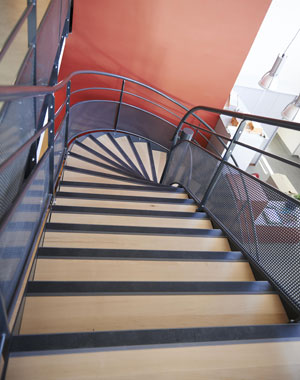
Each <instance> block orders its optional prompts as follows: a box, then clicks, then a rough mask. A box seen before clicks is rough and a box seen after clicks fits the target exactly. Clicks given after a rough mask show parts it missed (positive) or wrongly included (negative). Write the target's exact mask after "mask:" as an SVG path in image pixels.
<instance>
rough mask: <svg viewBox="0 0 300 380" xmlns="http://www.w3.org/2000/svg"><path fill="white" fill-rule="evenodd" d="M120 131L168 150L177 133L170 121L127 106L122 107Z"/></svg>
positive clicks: (119, 122)
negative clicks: (142, 138)
mask: <svg viewBox="0 0 300 380" xmlns="http://www.w3.org/2000/svg"><path fill="white" fill-rule="evenodd" d="M118 130H120V131H127V132H131V133H134V134H137V135H139V136H142V137H145V138H147V139H150V140H152V141H154V142H156V143H158V144H161V145H162V146H164V147H166V148H170V147H171V142H172V137H173V136H174V133H175V131H176V129H175V127H174V126H173V125H172V124H171V123H169V122H168V121H166V120H163V119H161V118H160V117H157V116H155V115H154V114H151V113H150V112H147V111H143V110H140V109H138V108H135V107H133V106H130V105H126V104H122V105H121V107H120V114H119V121H118ZM162 131H163V132H162Z"/></svg>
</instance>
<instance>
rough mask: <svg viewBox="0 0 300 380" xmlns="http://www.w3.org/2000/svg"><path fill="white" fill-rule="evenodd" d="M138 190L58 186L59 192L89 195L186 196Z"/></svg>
mask: <svg viewBox="0 0 300 380" xmlns="http://www.w3.org/2000/svg"><path fill="white" fill-rule="evenodd" d="M136 187H139V190H137V189H113V188H96V187H95V188H94V187H87V186H84V187H81V186H77V187H75V186H72V187H71V186H65V185H64V184H63V183H61V185H60V191H66V192H68V191H70V192H73V193H74V192H76V193H89V194H111V195H131V196H139V197H149V196H151V197H157V198H180V199H187V198H188V195H187V194H186V193H184V192H181V193H179V192H178V193H175V192H168V191H164V192H162V191H155V188H154V189H151V190H148V189H144V187H146V186H143V188H142V189H141V187H140V186H136Z"/></svg>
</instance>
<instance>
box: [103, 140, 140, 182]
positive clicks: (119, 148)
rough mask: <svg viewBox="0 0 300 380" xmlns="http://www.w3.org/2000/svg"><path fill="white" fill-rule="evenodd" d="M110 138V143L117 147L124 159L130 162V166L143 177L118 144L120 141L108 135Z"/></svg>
mask: <svg viewBox="0 0 300 380" xmlns="http://www.w3.org/2000/svg"><path fill="white" fill-rule="evenodd" d="M107 136H108V138H109V139H110V141H111V142H112V143H113V145H114V146H115V148H116V149H117V150H118V151H119V152H120V153H121V154H122V156H123V157H124V159H125V160H126V161H127V162H128V164H129V166H130V167H131V168H132V169H133V170H134V171H135V172H136V173H137V174H139V175H141V173H140V171H139V169H138V168H137V167H136V166H135V164H134V163H133V162H132V161H131V159H130V158H129V157H128V155H127V154H126V152H125V151H124V149H123V148H122V147H121V146H120V145H119V144H118V141H117V140H116V139H115V138H114V137H113V136H112V135H111V134H110V133H108V134H107Z"/></svg>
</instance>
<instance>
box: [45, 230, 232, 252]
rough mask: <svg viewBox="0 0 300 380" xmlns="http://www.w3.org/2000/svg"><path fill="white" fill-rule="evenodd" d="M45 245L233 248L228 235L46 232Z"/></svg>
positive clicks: (197, 248) (175, 248)
mask: <svg viewBox="0 0 300 380" xmlns="http://www.w3.org/2000/svg"><path fill="white" fill-rule="evenodd" d="M44 247H67V248H68V247H70V248H112V249H157V250H163V249H165V250H170V251H177V250H185V251H230V247H229V243H228V240H227V239H226V238H222V237H218V238H207V237H194V236H192V237H182V236H151V235H150V236H149V235H148V236H147V235H116V234H100V233H99V234H88V233H68V232H47V233H46V234H45V240H44Z"/></svg>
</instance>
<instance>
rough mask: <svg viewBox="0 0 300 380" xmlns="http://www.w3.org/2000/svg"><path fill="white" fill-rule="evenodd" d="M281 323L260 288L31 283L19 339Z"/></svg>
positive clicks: (265, 288) (276, 303) (268, 293)
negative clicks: (83, 333) (89, 333)
mask: <svg viewBox="0 0 300 380" xmlns="http://www.w3.org/2000/svg"><path fill="white" fill-rule="evenodd" d="M45 296H46V297H45ZM220 305H222V307H220ZM70 315H71V316H72V318H70ZM287 321H288V320H287V316H286V314H285V311H284V309H283V306H282V304H281V301H280V298H279V296H278V295H277V294H274V291H273V289H272V288H271V287H270V286H269V284H268V283H265V282H262V283H259V282H195V283H192V282H141V281H139V282H92V281H88V282H72V281H71V282H66V281H63V282H54V281H50V282H46V281H42V282H39V281H34V282H29V284H28V293H27V297H26V301H25V308H24V314H23V319H22V325H21V330H20V333H21V334H45V333H61V332H78V331H112V330H118V331H119V330H131V329H135V330H139V329H156V328H184V327H195V326H198V327H208V326H236V325H247V324H259V325H261V324H274V323H285V322H287Z"/></svg>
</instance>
